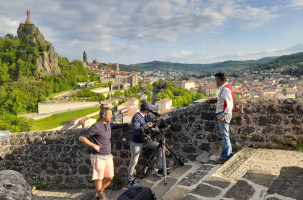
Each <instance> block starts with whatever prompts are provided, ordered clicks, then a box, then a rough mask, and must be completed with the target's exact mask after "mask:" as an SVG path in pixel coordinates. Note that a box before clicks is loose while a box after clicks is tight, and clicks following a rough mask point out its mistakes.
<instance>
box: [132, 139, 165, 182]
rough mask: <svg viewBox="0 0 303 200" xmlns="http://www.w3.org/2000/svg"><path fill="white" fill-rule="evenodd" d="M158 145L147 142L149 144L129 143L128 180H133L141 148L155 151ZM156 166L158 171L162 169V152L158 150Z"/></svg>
mask: <svg viewBox="0 0 303 200" xmlns="http://www.w3.org/2000/svg"><path fill="white" fill-rule="evenodd" d="M158 145H159V143H158V142H155V141H149V142H144V143H135V142H130V150H131V158H130V163H129V166H128V180H133V179H134V172H135V167H136V165H137V163H138V160H139V156H140V152H141V151H142V149H143V148H146V149H153V150H155V149H157V147H158ZM156 155H157V165H158V169H162V168H163V164H162V163H163V162H162V151H161V149H160V148H159V149H158V152H157V154H156Z"/></svg>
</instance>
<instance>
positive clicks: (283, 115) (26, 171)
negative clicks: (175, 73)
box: [0, 99, 303, 188]
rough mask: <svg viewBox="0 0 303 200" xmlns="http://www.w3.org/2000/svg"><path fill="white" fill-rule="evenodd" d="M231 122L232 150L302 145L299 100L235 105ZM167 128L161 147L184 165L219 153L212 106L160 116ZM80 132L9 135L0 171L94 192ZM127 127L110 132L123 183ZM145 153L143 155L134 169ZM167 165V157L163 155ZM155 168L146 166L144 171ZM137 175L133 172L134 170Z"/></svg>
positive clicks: (1, 148)
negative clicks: (185, 161) (175, 154)
mask: <svg viewBox="0 0 303 200" xmlns="http://www.w3.org/2000/svg"><path fill="white" fill-rule="evenodd" d="M234 112H235V114H234V116H233V119H232V121H231V126H230V128H231V134H230V135H231V141H232V145H233V151H234V152H236V151H238V150H240V149H241V148H243V147H246V146H248V147H252V148H276V149H296V147H297V146H298V144H299V143H303V128H302V122H303V115H302V114H303V101H302V100H300V99H295V100H293V99H289V100H268V101H263V100H261V101H251V102H235V110H234ZM164 118H165V121H166V122H167V123H168V124H169V125H170V129H169V130H168V131H167V132H166V134H165V136H166V143H167V144H168V145H169V146H170V147H171V148H172V149H173V150H174V151H175V152H177V153H179V154H181V155H182V156H183V157H184V158H186V159H189V160H194V159H196V157H197V156H200V155H203V157H204V158H205V159H207V157H209V155H211V154H216V155H218V154H220V152H221V148H222V147H221V146H222V145H221V144H220V133H219V128H218V124H217V122H216V120H215V104H198V105H192V106H188V107H185V108H182V109H178V110H176V111H173V112H170V113H168V114H167V115H166V116H164ZM84 131H86V129H71V130H57V131H39V132H24V133H13V134H10V137H9V141H0V156H1V157H0V170H9V169H11V170H16V171H18V172H20V173H21V174H23V175H24V177H25V179H26V180H27V181H28V182H29V183H30V184H32V185H33V184H34V183H35V182H36V181H41V182H42V184H43V185H44V186H46V187H60V188H75V187H94V184H93V182H92V181H91V171H92V169H91V165H90V153H91V152H92V149H91V148H88V147H86V146H85V145H83V144H82V143H80V142H79V141H78V138H79V136H80V135H81V134H82V133H83V132H84ZM130 134H131V126H129V127H125V128H123V129H118V130H113V131H112V154H113V155H114V165H115V173H116V174H119V175H120V176H121V177H122V179H123V181H126V177H127V170H128V164H129V160H130V148H129V137H130ZM150 155H151V152H150V151H143V152H142V155H141V156H140V159H139V163H138V168H140V167H142V166H143V165H144V164H145V162H146V160H147V158H148V157H149V156H150ZM167 158H168V162H171V161H173V160H174V159H173V156H172V155H171V154H170V153H169V152H167ZM154 166H155V163H154V162H151V163H150V164H149V169H151V168H153V167H154ZM137 171H139V170H137Z"/></svg>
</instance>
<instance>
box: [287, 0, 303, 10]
mask: <svg viewBox="0 0 303 200" xmlns="http://www.w3.org/2000/svg"><path fill="white" fill-rule="evenodd" d="M302 6H303V0H292V2H291V4H290V5H289V7H295V8H297V7H302Z"/></svg>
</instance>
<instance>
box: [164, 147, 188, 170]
mask: <svg viewBox="0 0 303 200" xmlns="http://www.w3.org/2000/svg"><path fill="white" fill-rule="evenodd" d="M165 147H166V148H167V149H168V150H169V151H170V152H171V153H172V154H173V155H174V156H175V158H176V159H177V160H178V161H179V163H180V165H181V166H183V165H184V161H183V160H182V159H181V158H180V156H178V155H177V154H176V153H175V152H174V151H173V150H172V149H170V148H169V147H168V145H167V144H166V145H165Z"/></svg>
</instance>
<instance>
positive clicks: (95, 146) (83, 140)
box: [79, 136, 101, 152]
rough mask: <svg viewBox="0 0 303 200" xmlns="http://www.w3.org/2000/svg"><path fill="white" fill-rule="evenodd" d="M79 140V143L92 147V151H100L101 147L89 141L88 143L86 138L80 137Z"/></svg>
mask: <svg viewBox="0 0 303 200" xmlns="http://www.w3.org/2000/svg"><path fill="white" fill-rule="evenodd" d="M79 140H80V141H81V142H83V143H84V144H86V145H87V146H89V147H92V148H93V149H95V150H96V151H98V152H99V151H100V149H101V147H100V146H99V145H97V144H94V143H92V142H91V141H89V139H87V138H86V137H83V136H80V137H79Z"/></svg>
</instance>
